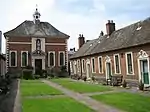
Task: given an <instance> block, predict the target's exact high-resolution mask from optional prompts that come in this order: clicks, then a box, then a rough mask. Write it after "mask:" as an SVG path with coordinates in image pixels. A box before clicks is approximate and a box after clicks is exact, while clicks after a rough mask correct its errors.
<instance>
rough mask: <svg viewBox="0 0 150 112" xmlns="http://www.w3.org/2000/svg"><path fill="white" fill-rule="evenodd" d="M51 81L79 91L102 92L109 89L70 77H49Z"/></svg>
mask: <svg viewBox="0 0 150 112" xmlns="http://www.w3.org/2000/svg"><path fill="white" fill-rule="evenodd" d="M51 81H52V82H55V83H58V84H60V85H62V86H64V87H65V88H68V89H70V90H73V91H75V92H79V93H90V92H103V91H109V90H111V88H109V87H106V86H102V85H96V84H87V83H83V82H75V81H72V80H70V79H51Z"/></svg>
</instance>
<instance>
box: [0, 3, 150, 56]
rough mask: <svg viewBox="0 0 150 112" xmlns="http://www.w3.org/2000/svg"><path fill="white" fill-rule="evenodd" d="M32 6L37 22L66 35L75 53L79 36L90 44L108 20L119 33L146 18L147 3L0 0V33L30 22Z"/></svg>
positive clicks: (149, 14)
mask: <svg viewBox="0 0 150 112" xmlns="http://www.w3.org/2000/svg"><path fill="white" fill-rule="evenodd" d="M36 4H37V5H38V10H39V12H40V13H41V18H40V20H41V21H47V22H49V23H50V24H52V25H53V26H54V27H56V28H57V29H58V30H60V31H62V32H64V33H66V34H68V35H70V39H69V41H68V44H69V46H68V48H69V49H70V48H73V47H76V49H78V37H79V34H83V35H84V37H85V39H86V40H90V39H94V38H98V36H99V34H100V32H101V31H104V33H106V26H105V25H106V23H107V21H108V20H113V21H114V22H115V23H116V29H120V28H122V27H125V26H127V25H130V24H132V23H134V22H137V21H140V20H144V19H146V18H148V17H150V5H149V4H150V0H1V7H0V14H1V17H0V30H1V31H2V32H3V33H4V32H6V31H9V30H11V29H13V28H15V27H16V26H18V25H19V24H21V23H22V22H23V21H25V20H33V13H34V11H35V8H36ZM2 52H3V53H5V39H4V37H3V38H2Z"/></svg>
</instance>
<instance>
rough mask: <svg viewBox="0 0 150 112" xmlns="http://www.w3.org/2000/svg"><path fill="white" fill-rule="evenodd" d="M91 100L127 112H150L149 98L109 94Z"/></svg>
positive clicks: (129, 94) (135, 95)
mask: <svg viewBox="0 0 150 112" xmlns="http://www.w3.org/2000/svg"><path fill="white" fill-rule="evenodd" d="M92 98H94V99H96V100H98V101H100V102H103V103H105V104H108V105H111V106H114V107H116V108H119V109H122V110H124V111H127V112H150V106H149V104H150V97H147V96H141V95H139V94H133V93H126V92H124V93H122V92H121V93H109V94H103V95H96V96H92Z"/></svg>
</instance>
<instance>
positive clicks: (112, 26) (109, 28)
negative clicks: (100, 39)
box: [106, 20, 116, 35]
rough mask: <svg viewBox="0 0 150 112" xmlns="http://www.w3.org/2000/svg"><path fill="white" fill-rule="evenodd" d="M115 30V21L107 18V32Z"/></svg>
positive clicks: (110, 32) (109, 33)
mask: <svg viewBox="0 0 150 112" xmlns="http://www.w3.org/2000/svg"><path fill="white" fill-rule="evenodd" d="M115 30H116V28H115V23H114V22H113V20H108V23H106V31H107V34H108V35H111V34H112V33H113V32H114V31H115Z"/></svg>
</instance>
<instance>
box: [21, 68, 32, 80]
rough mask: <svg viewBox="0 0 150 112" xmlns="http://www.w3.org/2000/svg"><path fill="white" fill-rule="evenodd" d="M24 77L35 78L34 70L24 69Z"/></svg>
mask: <svg viewBox="0 0 150 112" xmlns="http://www.w3.org/2000/svg"><path fill="white" fill-rule="evenodd" d="M22 78H23V79H26V80H28V79H34V75H33V71H32V70H31V69H24V70H23V71H22Z"/></svg>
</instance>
